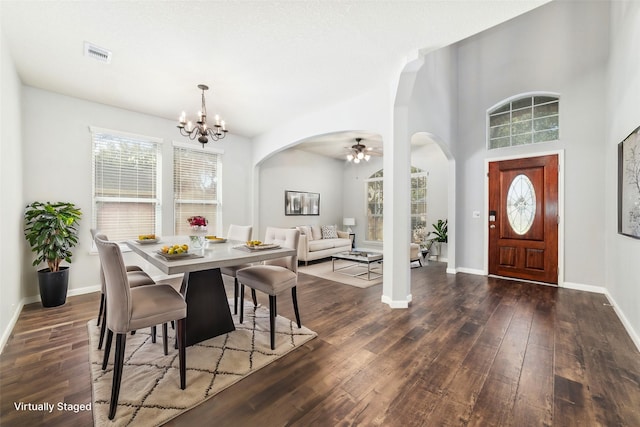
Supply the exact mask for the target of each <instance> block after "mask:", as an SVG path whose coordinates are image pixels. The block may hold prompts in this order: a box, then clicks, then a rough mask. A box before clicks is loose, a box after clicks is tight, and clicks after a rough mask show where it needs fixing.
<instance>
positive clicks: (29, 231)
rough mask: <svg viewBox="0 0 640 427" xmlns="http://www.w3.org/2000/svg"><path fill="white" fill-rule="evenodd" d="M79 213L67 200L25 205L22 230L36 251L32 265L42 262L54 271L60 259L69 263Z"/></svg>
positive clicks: (75, 237) (76, 235) (76, 236)
mask: <svg viewBox="0 0 640 427" xmlns="http://www.w3.org/2000/svg"><path fill="white" fill-rule="evenodd" d="M81 217H82V212H81V211H80V209H79V208H77V207H76V206H75V205H74V204H73V203H68V202H56V203H50V202H46V203H43V202H33V203H31V204H30V205H28V206H27V207H26V210H25V214H24V218H25V223H26V224H25V228H24V234H25V238H26V239H27V241H28V242H29V245H30V246H31V251H33V252H35V253H36V259H35V260H34V262H33V266H37V265H39V264H40V263H43V262H46V263H47V265H48V266H49V269H50V270H51V271H58V269H59V265H60V262H61V261H62V260H65V261H66V262H68V263H71V255H72V252H71V248H73V247H74V246H76V245H77V244H78V225H79V221H80V218H81Z"/></svg>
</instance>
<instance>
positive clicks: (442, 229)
mask: <svg viewBox="0 0 640 427" xmlns="http://www.w3.org/2000/svg"><path fill="white" fill-rule="evenodd" d="M431 225H432V226H433V229H434V231H433V232H432V234H433V235H434V236H435V237H434V238H433V239H432V241H433V242H434V245H432V250H434V249H435V250H434V252H436V253H434V255H438V256H440V255H442V244H443V243H447V242H448V241H449V236H448V235H447V232H448V229H449V225H448V220H446V219H439V220H438V222H437V223H435V224H431Z"/></svg>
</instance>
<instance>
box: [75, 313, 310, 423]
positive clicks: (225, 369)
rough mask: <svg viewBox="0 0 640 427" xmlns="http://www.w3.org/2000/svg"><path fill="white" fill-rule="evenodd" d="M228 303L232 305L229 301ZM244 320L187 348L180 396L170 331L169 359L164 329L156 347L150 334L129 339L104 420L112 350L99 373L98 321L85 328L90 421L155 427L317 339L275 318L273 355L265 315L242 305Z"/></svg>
mask: <svg viewBox="0 0 640 427" xmlns="http://www.w3.org/2000/svg"><path fill="white" fill-rule="evenodd" d="M231 303H233V301H232V300H231ZM244 313H245V319H244V323H243V324H239V323H237V321H238V316H235V315H234V316H233V320H234V323H235V326H236V330H235V331H233V332H230V333H228V334H225V335H221V336H218V337H215V338H211V339H209V340H207V341H203V342H201V343H199V344H195V345H192V346H190V347H187V350H186V358H187V387H186V389H184V390H180V374H179V369H178V350H177V349H174V348H173V337H174V331H173V329H172V328H171V327H169V355H167V356H165V355H164V352H163V346H162V328H161V327H158V328H157V329H158V336H157V340H156V343H155V344H154V343H152V342H151V334H150V328H146V329H145V330H139V331H136V334H135V335H130V334H129V335H127V342H126V346H125V364H124V368H123V372H122V385H121V387H120V397H119V399H118V409H117V411H116V416H115V418H114V419H113V421H111V420H109V419H108V417H107V416H108V412H109V400H110V397H111V381H112V378H113V377H112V375H113V354H114V352H115V337H114V340H113V344H112V349H111V354H110V361H109V365H108V366H107V370H106V371H103V370H102V357H103V354H104V352H103V350H98V338H99V336H100V328H99V327H97V326H96V320H95V319H94V320H91V321H89V322H88V324H87V327H88V329H89V342H90V344H89V349H90V351H89V360H90V364H91V379H92V395H93V405H92V409H93V419H94V425H96V426H107V425H108V426H145V427H146V426H157V425H162V424H163V423H166V422H167V421H169V420H170V419H172V418H175V417H177V416H178V415H180V414H181V413H183V412H186V411H188V410H189V409H191V408H193V407H195V406H197V405H199V404H200V403H202V402H204V401H205V400H207V399H209V398H211V397H212V396H214V395H215V394H216V393H219V392H220V391H222V390H224V389H225V388H227V387H229V386H231V385H232V384H235V383H236V382H238V381H240V380H241V379H242V378H244V377H246V376H248V375H250V374H251V373H253V372H255V371H257V370H258V369H260V368H262V367H264V366H266V365H268V364H269V363H271V362H273V361H275V360H276V359H279V358H280V357H282V356H284V355H285V354H287V353H289V352H291V351H293V350H295V349H296V348H297V347H300V346H301V345H303V344H304V343H305V342H307V341H309V340H311V339H312V338H314V337H315V336H317V334H316V333H315V332H313V331H311V330H310V329H307V328H305V327H304V325H303V326H302V328H301V329H298V325H297V324H296V323H295V321H291V320H289V319H286V318H284V317H282V316H277V317H276V349H275V350H271V344H270V338H269V311H268V309H266V308H263V307H262V306H259V307H258V308H257V309H254V307H253V303H251V302H248V301H247V302H245V309H244Z"/></svg>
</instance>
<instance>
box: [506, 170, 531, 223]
mask: <svg viewBox="0 0 640 427" xmlns="http://www.w3.org/2000/svg"><path fill="white" fill-rule="evenodd" d="M535 216H536V192H535V189H534V188H533V183H532V182H531V180H530V179H529V178H528V177H527V176H526V175H523V174H520V175H517V176H516V177H515V178H513V181H511V185H510V186H509V191H508V192H507V218H508V219H509V224H510V225H511V228H512V229H513V231H515V232H516V233H517V234H519V235H523V234H525V233H526V232H527V231H529V229H530V228H531V226H532V225H533V220H534V218H535Z"/></svg>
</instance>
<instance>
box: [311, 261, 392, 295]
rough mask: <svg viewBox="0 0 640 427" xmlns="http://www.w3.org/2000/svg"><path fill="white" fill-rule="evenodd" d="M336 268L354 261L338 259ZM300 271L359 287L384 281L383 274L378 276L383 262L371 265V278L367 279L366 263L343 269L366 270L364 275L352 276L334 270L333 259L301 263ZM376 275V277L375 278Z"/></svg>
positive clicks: (351, 270)
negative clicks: (306, 263)
mask: <svg viewBox="0 0 640 427" xmlns="http://www.w3.org/2000/svg"><path fill="white" fill-rule="evenodd" d="M335 263H336V269H340V268H343V267H346V266H348V265H353V264H354V263H353V261H345V260H340V259H337V260H336V261H335ZM298 271H299V272H300V273H304V274H309V275H311V276H316V277H321V278H323V279H327V280H331V281H334V282H339V283H343V284H345V285H349V286H355V287H357V288H369V287H371V286H375V285H379V284H381V283H382V276H378V274H380V273H382V266H381V264H372V265H371V271H372V273H371V280H366V279H367V274H366V271H367V265H366V264H358V265H356V266H353V267H351V268H347V269H343V270H341V271H342V272H343V273H349V274H356V273H362V272H364V276H360V277H352V276H348V275H346V274H342V273H339V272H335V271H332V266H331V260H329V261H324V262H319V263H313V264H309V265H306V266H305V265H300V266H299V267H298ZM373 272H377V273H378V274H374V273H373ZM374 277H375V278H374Z"/></svg>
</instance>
